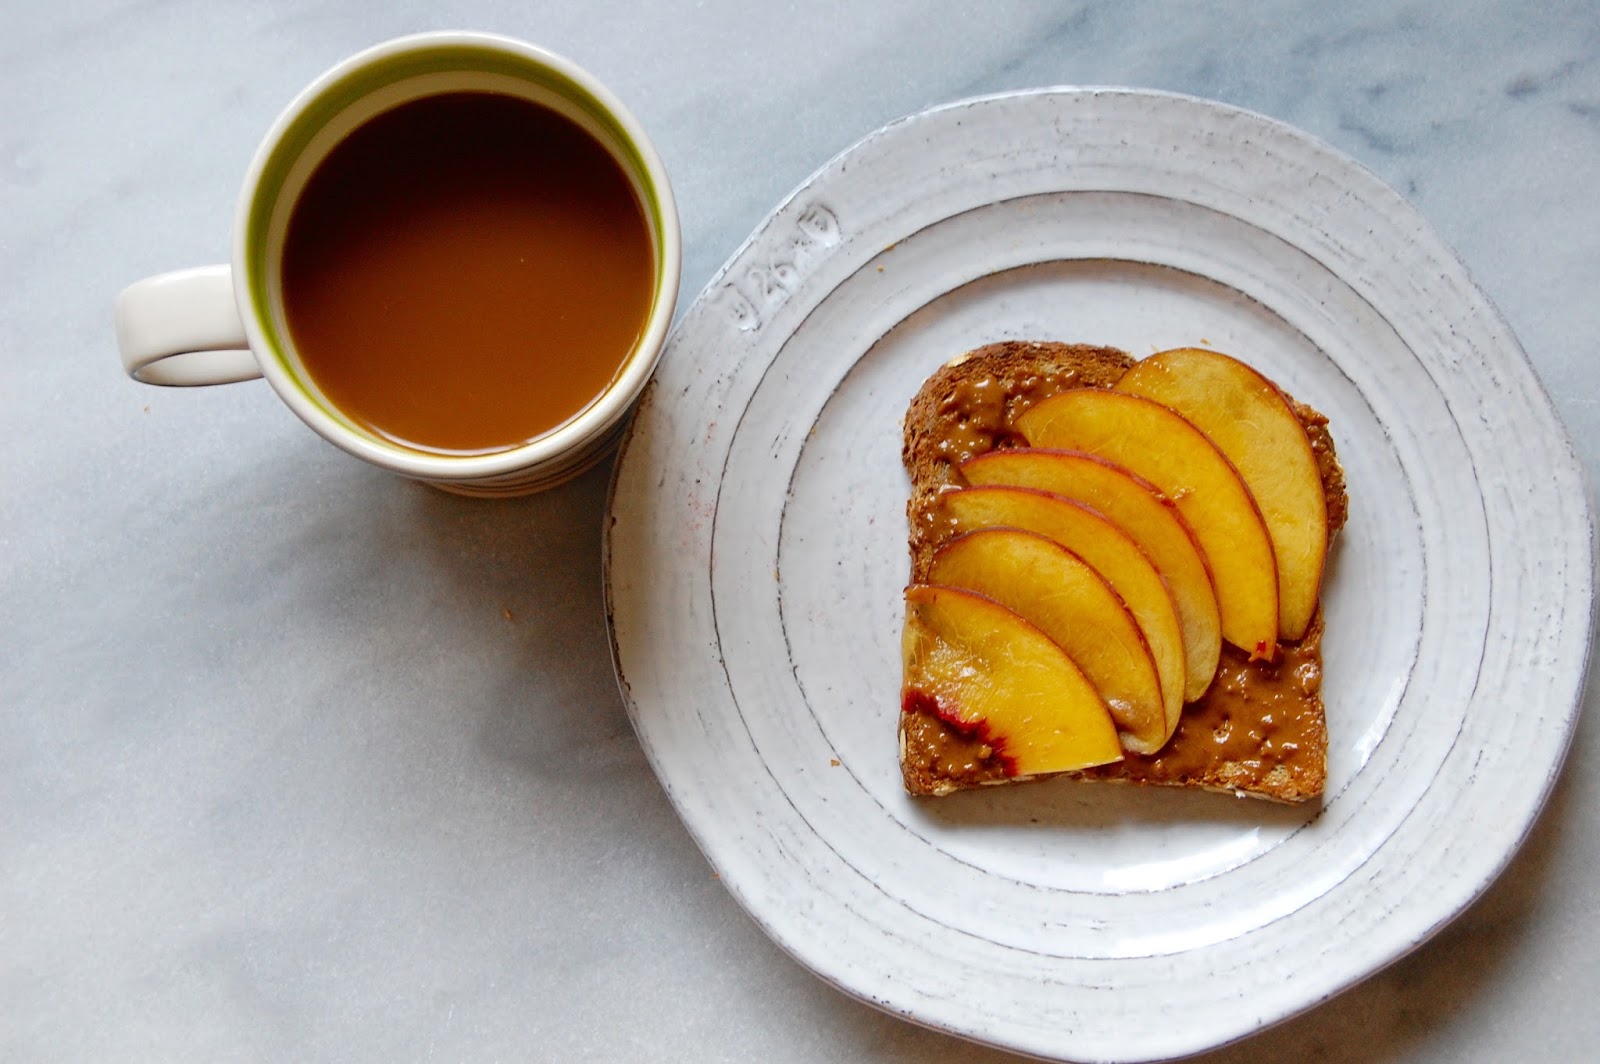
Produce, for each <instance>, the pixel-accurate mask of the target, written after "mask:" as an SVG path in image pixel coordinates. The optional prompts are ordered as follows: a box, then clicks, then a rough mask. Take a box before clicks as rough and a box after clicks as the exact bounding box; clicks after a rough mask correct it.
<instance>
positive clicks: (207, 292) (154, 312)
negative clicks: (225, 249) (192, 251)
mask: <svg viewBox="0 0 1600 1064" xmlns="http://www.w3.org/2000/svg"><path fill="white" fill-rule="evenodd" d="M117 347H118V348H119V349H120V350H121V351H122V368H123V369H125V370H126V371H127V373H128V376H130V377H132V378H133V379H134V380H136V381H140V382H142V383H144V384H162V385H169V386H179V387H191V386H194V385H201V384H232V383H234V382H235V381H248V380H254V379H255V378H257V377H259V376H261V367H260V365H258V364H257V362H256V356H255V355H254V354H252V353H251V351H250V343H249V341H248V340H247V339H246V338H245V334H244V322H243V321H242V320H240V318H239V307H238V304H237V303H236V302H235V301H234V297H233V270H232V269H231V268H230V267H228V266H199V267H196V268H195V269H192V270H175V271H173V272H172V273H162V274H157V275H156V276H154V277H146V278H145V279H144V280H142V281H135V282H134V283H133V284H131V285H129V286H128V287H127V288H124V289H123V290H122V292H121V293H120V294H118V296H117Z"/></svg>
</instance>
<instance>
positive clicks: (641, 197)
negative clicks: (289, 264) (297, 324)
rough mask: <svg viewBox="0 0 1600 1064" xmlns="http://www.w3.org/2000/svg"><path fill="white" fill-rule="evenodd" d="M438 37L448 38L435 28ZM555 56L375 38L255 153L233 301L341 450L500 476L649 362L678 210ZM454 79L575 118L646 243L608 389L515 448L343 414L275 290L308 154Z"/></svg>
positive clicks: (593, 412) (595, 98)
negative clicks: (466, 451)
mask: <svg viewBox="0 0 1600 1064" xmlns="http://www.w3.org/2000/svg"><path fill="white" fill-rule="evenodd" d="M440 38H447V39H440ZM580 78H587V75H585V74H583V72H582V71H580V70H578V69H577V68H576V67H574V66H572V64H570V63H568V62H567V61H565V60H562V59H560V58H559V57H557V56H554V55H550V54H549V53H544V52H542V51H541V50H539V49H536V48H533V47H532V46H531V45H523V44H521V43H520V42H513V41H505V40H501V39H498V38H487V39H486V38H482V37H480V36H479V35H467V34H450V35H430V36H429V37H424V38H410V39H402V40H401V41H396V42H390V44H389V45H380V46H379V47H378V48H376V49H373V50H371V51H369V52H367V53H363V55H361V56H357V57H355V58H354V59H351V60H348V61H347V62H346V63H344V64H342V65H341V66H340V67H336V68H335V69H334V70H332V71H330V72H329V73H328V74H327V75H324V77H323V79H321V80H320V81H319V82H317V83H316V84H314V85H313V86H312V87H311V88H310V89H308V90H306V92H305V93H304V94H302V96H301V98H300V99H299V100H297V101H296V102H295V103H294V104H292V105H291V107H290V109H289V110H288V111H287V112H285V115H284V117H283V118H280V120H279V128H277V129H276V130H275V131H274V134H272V135H269V137H268V141H267V147H266V148H264V150H263V152H262V154H261V155H260V156H258V158H257V163H256V166H255V168H254V171H253V174H252V180H250V181H248V182H247V184H246V190H247V192H246V194H247V197H248V199H247V200H246V202H244V203H242V204H241V210H240V216H239V226H240V230H239V232H238V233H237V234H236V236H237V239H236V243H235V247H236V266H235V268H236V271H237V276H236V283H238V281H239V280H240V279H241V278H242V280H243V285H242V289H243V291H242V293H241V296H240V302H241V310H242V311H243V317H244V320H245V324H246V329H247V331H250V332H252V333H253V335H252V337H251V339H252V346H254V347H255V349H256V352H257V356H258V358H259V359H260V360H261V362H262V370H263V372H264V373H265V375H266V376H267V377H268V378H269V379H270V380H271V381H272V383H273V385H274V386H275V387H276V388H277V389H278V391H279V393H280V394H281V395H282V396H283V398H284V400H285V401H286V402H287V403H288V404H289V405H290V406H291V407H292V408H293V409H295V411H296V413H298V414H300V415H301V417H302V419H303V420H305V421H307V423H308V424H310V425H311V426H312V427H313V428H314V429H316V430H317V431H318V432H320V433H321V434H322V435H324V436H325V437H327V438H328V439H330V440H332V441H333V442H334V443H336V444H338V445H339V446H341V447H344V448H345V449H346V450H351V451H354V452H356V453H358V454H360V455H361V456H362V457H365V458H368V459H370V460H372V461H375V462H377V463H378V464H380V465H384V466H387V467H389V468H391V469H395V470H396V471H398V472H402V473H408V474H411V475H415V476H421V477H424V478H440V479H446V480H457V479H464V478H474V477H485V476H504V475H505V474H507V473H511V472H515V471H518V470H529V469H533V468H535V467H538V466H541V465H546V464H549V463H551V462H554V461H557V460H560V459H561V458H562V457H563V456H564V455H567V454H568V452H570V451H572V450H573V449H575V448H583V449H585V450H588V449H590V448H591V447H592V446H593V445H594V443H595V442H596V440H597V438H600V439H604V438H609V436H610V435H611V434H612V432H613V431H614V429H615V427H616V425H617V422H618V421H619V419H620V418H621V417H622V415H623V414H624V413H626V410H627V408H628V407H629V406H630V405H631V403H632V401H633V399H634V398H636V396H637V394H638V392H639V390H640V389H641V388H642V387H643V386H644V383H645V381H646V380H647V379H648V377H649V375H650V373H651V371H652V370H653V369H654V366H655V359H656V357H657V355H658V354H659V351H660V348H661V345H662V342H663V340H664V339H665V333H666V328H667V326H668V325H669V324H670V321H671V316H672V310H673V305H674V303H675V301H676V297H677V272H678V260H677V256H678V254H679V249H678V243H677V230H676V227H677V217H676V209H675V207H674V205H673V203H672V200H671V191H670V188H668V187H667V186H666V180H665V175H664V173H661V171H660V163H659V161H658V160H656V159H655V158H654V152H653V149H651V148H650V147H649V144H648V141H647V140H646V139H645V138H644V136H643V133H642V131H640V130H639V129H638V128H637V125H636V124H634V128H633V129H632V130H630V129H629V128H628V124H633V123H632V119H631V116H629V115H627V112H626V111H625V110H624V109H623V108H622V106H621V104H620V103H618V102H617V101H616V100H614V99H602V98H601V94H605V95H607V96H609V94H608V93H606V90H604V88H603V87H601V86H599V85H598V83H594V84H592V85H591V84H589V83H586V81H584V80H580ZM458 92H488V93H500V94H504V95H509V96H514V97H518V98H521V99H524V100H527V101H529V102H532V103H535V104H539V105H541V106H544V107H546V108H549V109H550V110H552V111H555V112H556V113H558V114H560V115H562V116H564V117H565V118H567V119H569V120H571V121H572V122H574V123H576V124H577V125H578V126H579V127H580V128H582V129H583V130H585V131H586V132H587V133H589V135H590V136H592V137H594V138H595V140H597V141H598V142H599V143H600V144H601V145H602V146H603V147H604V148H605V149H606V150H607V152H609V153H610V154H611V156H612V158H613V159H615V160H616V161H617V163H618V164H619V165H620V167H621V169H622V171H623V173H624V174H626V175H627V178H628V181H629V182H630V184H631V185H632V186H633V190H634V194H635V196H636V197H637V198H638V201H639V204H640V206H641V207H642V208H643V211H644V215H645V220H646V225H647V229H648V231H649V234H650V240H651V245H652V256H653V278H652V280H653V288H652V292H651V301H650V307H649V311H648V313H647V315H646V318H645V328H644V329H643V330H642V332H641V334H640V337H639V339H638V341H637V342H636V343H635V345H634V347H633V350H632V351H630V352H629V353H628V355H627V357H626V358H625V359H624V360H623V361H622V363H621V365H620V367H619V368H618V370H617V372H616V374H615V375H614V376H613V378H612V381H611V384H610V385H609V387H608V388H606V389H605V390H604V391H602V392H601V393H600V394H599V395H597V396H595V397H594V398H593V399H591V401H590V402H589V404H588V405H587V406H586V407H584V408H583V409H582V410H580V411H579V412H577V413H576V414H574V415H573V416H572V417H570V418H569V419H568V420H567V421H565V422H564V423H562V424H561V425H559V426H557V427H555V428H553V429H550V430H549V431H547V432H545V433H543V434H541V435H540V436H538V437H536V438H535V439H533V440H532V441H530V442H528V443H526V444H523V445H521V446H518V447H514V448H510V449H507V450H503V451H496V452H492V453H488V454H475V455H451V454H442V453H438V452H434V451H425V450H421V449H413V448H409V447H405V446H403V445H401V444H399V443H396V442H394V441H393V440H390V439H387V438H385V437H383V436H380V435H378V434H377V433H375V432H373V431H371V430H370V429H368V428H367V427H366V426H364V425H362V424H360V423H359V422H357V421H356V420H354V419H352V418H351V417H349V416H348V415H346V414H345V413H344V412H343V411H342V410H340V409H339V407H338V406H337V405H335V404H334V403H332V402H330V401H329V399H328V397H327V396H326V395H325V394H324V393H323V391H322V389H321V388H320V387H318V385H317V382H316V380H315V379H314V378H313V377H312V376H311V375H310V374H309V373H307V372H306V370H305V367H304V364H303V363H302V361H301V359H300V356H299V354H298V352H297V351H296V349H295V345H294V343H293V340H292V337H291V334H290V331H289V327H288V322H287V319H286V317H285V313H284V306H283V300H282V298H281V294H282V293H281V287H282V271H281V266H282V259H283V249H284V242H285V237H286V235H287V232H288V229H289V221H290V218H291V217H292V216H293V214H294V211H295V206H296V203H297V201H298V199H299V196H300V193H301V192H302V191H303V190H304V188H305V187H306V184H307V182H308V181H309V180H310V179H311V176H312V174H313V173H314V172H315V171H316V169H317V166H318V165H319V164H320V163H321V162H322V161H323V160H324V159H325V158H326V157H327V156H328V154H329V153H330V152H331V151H332V150H333V149H334V148H335V147H336V146H337V145H338V144H340V143H341V142H342V141H343V140H344V138H345V137H347V136H348V135H349V134H350V133H351V132H352V131H353V130H355V129H356V128H357V127H359V126H361V125H363V124H364V123H366V122H368V121H370V120H371V119H373V118H374V117H376V116H378V115H380V114H382V113H384V112H386V111H389V110H391V109H393V108H395V107H399V106H400V105H402V104H405V103H409V102H411V101H413V100H417V99H421V98H424V97H430V96H437V95H443V94H447V93H458Z"/></svg>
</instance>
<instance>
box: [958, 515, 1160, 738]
mask: <svg viewBox="0 0 1600 1064" xmlns="http://www.w3.org/2000/svg"><path fill="white" fill-rule="evenodd" d="M939 516H940V518H941V519H942V520H943V522H944V523H946V525H947V527H949V528H951V529H953V530H954V531H956V532H972V531H976V530H977V529H980V528H1020V529H1022V530H1023V531H1026V532H1037V533H1038V534H1039V535H1041V536H1045V537H1047V538H1049V539H1053V540H1055V541H1056V542H1057V543H1059V544H1061V545H1062V546H1063V547H1065V548H1067V549H1068V550H1070V551H1071V552H1072V553H1074V554H1076V555H1077V556H1078V557H1080V558H1082V559H1083V560H1084V561H1086V562H1088V563H1089V565H1090V566H1092V567H1093V568H1094V570H1095V572H1097V573H1099V574H1100V575H1101V576H1102V577H1104V578H1105V581H1106V583H1108V584H1110V585H1111V589H1112V590H1113V591H1115V592H1116V593H1117V596H1118V597H1119V598H1121V599H1122V601H1123V604H1124V605H1126V606H1127V608H1128V612H1129V613H1131V614H1133V619H1134V621H1135V622H1137V623H1138V625H1139V631H1140V632H1142V633H1143V634H1144V640H1145V643H1146V645H1147V646H1149V648H1150V658H1151V660H1152V661H1154V662H1155V666H1156V676H1157V677H1159V678H1160V681H1161V707H1162V715H1163V717H1164V719H1165V724H1164V729H1165V732H1166V735H1165V736H1163V737H1162V742H1165V741H1166V737H1167V736H1170V735H1171V734H1172V730H1173V729H1174V728H1176V727H1177V726H1178V715H1179V714H1180V713H1182V712H1183V689H1184V675H1183V630H1182V629H1181V628H1180V627H1179V626H1178V611H1177V608H1176V607H1175V606H1173V604H1172V595H1171V594H1170V593H1169V592H1168V591H1167V585H1166V584H1165V583H1163V582H1162V580H1161V574H1159V573H1157V572H1156V569H1155V566H1153V565H1151V564H1150V559H1149V558H1147V557H1145V554H1144V552H1143V551H1141V550H1140V549H1139V545H1138V544H1136V543H1135V542H1134V541H1133V540H1132V539H1131V538H1129V536H1128V534H1127V533H1126V532H1124V531H1122V530H1121V529H1120V528H1118V527H1117V526H1116V525H1114V524H1112V523H1111V522H1110V521H1108V520H1107V519H1106V518H1105V517H1103V516H1101V515H1100V514H1098V513H1095V512H1094V511H1093V510H1091V509H1089V508H1088V507H1087V506H1084V505H1082V504H1081V503H1076V502H1071V501H1069V500H1067V499H1063V498H1061V497H1060V496H1059V495H1051V494H1048V493H1047V492H1042V491H1034V490H1033V489H1031V488H962V489H961V490H959V491H948V492H945V493H944V494H943V495H941V496H940V497H939ZM1158 745H1159V744H1158Z"/></svg>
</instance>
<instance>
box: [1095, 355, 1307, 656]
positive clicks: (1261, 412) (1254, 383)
mask: <svg viewBox="0 0 1600 1064" xmlns="http://www.w3.org/2000/svg"><path fill="white" fill-rule="evenodd" d="M1116 388H1117V391H1119V392H1128V393H1130V394H1133V395H1142V396H1144V397H1145V398H1146V399H1154V400H1155V401H1156V402H1158V403H1160V404H1161V405H1162V406H1166V407H1171V408H1172V409H1173V410H1176V411H1177V412H1178V413H1180V414H1182V415H1183V416H1184V417H1186V418H1188V419H1189V421H1190V422H1192V423H1193V424H1194V426H1195V427H1196V428H1198V429H1199V430H1200V431H1201V432H1203V433H1205V434H1206V435H1207V436H1209V437H1211V442H1212V443H1215V444H1216V445H1217V449H1218V450H1220V451H1221V452H1222V453H1223V454H1224V455H1226V456H1227V457H1228V461H1230V462H1232V463H1233V466H1234V468H1235V469H1237V470H1238V471H1239V475H1240V476H1241V477H1243V478H1244V482H1245V486H1246V487H1248V488H1249V489H1250V494H1251V495H1254V496H1255V500H1256V505H1257V506H1259V507H1260V508H1261V516H1262V518H1263V519H1264V520H1265V521H1266V525H1267V534H1268V535H1269V536H1270V537H1271V539H1272V549H1273V552H1274V554H1275V556H1276V558H1277V562H1278V628H1279V629H1280V631H1281V632H1282V634H1283V637H1284V638H1285V639H1299V638H1300V637H1301V636H1303V635H1305V631H1306V626H1307V625H1309V624H1310V623H1311V614H1312V613H1313V612H1315V611H1316V608H1317V593H1318V592H1319V591H1320V589H1321V587H1322V564H1323V560H1324V559H1325V558H1326V557H1327V553H1328V508H1327V500H1326V497H1325V496H1324V494H1323V491H1322V474H1321V473H1320V472H1319V471H1318V469H1317V456H1316V455H1315V454H1314V453H1312V450H1311V440H1310V439H1309V438H1308V437H1307V436H1306V430H1305V426H1304V425H1302V424H1301V423H1300V419H1299V418H1298V417H1296V416H1295V412H1294V408H1293V407H1291V406H1290V405H1289V401H1288V400H1287V399H1285V398H1284V397H1283V393H1282V392H1280V391H1278V388H1277V386H1276V385H1274V384H1273V383H1272V382H1271V381H1269V380H1267V378H1265V377H1263V376H1262V375H1261V374H1260V373H1257V372H1256V371H1255V370H1253V369H1251V368H1250V367H1249V366H1247V365H1245V364H1244V363H1243V362H1240V361H1239V360H1238V359H1236V358H1232V357H1230V356H1228V355H1224V354H1220V353H1219V352H1216V351H1202V350H1200V349H1199V348H1194V347H1182V348H1178V349H1176V350H1173V351H1162V352H1161V353H1159V354H1155V355H1151V356H1150V357H1149V358H1147V359H1145V360H1144V361H1142V362H1140V363H1138V364H1137V365H1135V366H1134V367H1133V368H1132V369H1130V370H1129V371H1128V372H1127V374H1126V375H1124V376H1123V378H1122V380H1120V381H1119V382H1117V386H1116Z"/></svg>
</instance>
